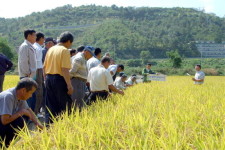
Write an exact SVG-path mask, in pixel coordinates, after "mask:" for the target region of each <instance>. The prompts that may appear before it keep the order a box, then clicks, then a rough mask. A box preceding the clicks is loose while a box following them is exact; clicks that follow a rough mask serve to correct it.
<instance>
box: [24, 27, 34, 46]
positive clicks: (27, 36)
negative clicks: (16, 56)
mask: <svg viewBox="0 0 225 150" xmlns="http://www.w3.org/2000/svg"><path fill="white" fill-rule="evenodd" d="M24 38H25V39H26V40H27V41H29V42H30V43H31V44H34V43H35V42H36V31H35V30H30V29H28V30H25V31H24Z"/></svg>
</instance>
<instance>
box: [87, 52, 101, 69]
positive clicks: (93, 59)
mask: <svg viewBox="0 0 225 150" xmlns="http://www.w3.org/2000/svg"><path fill="white" fill-rule="evenodd" d="M101 57H102V50H101V49H100V48H96V49H95V57H91V59H89V60H88V61H87V68H88V71H90V70H91V68H94V67H97V66H98V65H99V64H100V63H101V61H100V59H101Z"/></svg>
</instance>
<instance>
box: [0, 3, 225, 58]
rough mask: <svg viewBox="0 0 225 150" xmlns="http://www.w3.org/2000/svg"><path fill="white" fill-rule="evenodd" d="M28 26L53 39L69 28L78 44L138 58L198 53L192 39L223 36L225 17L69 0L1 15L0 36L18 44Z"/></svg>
mask: <svg viewBox="0 0 225 150" xmlns="http://www.w3.org/2000/svg"><path fill="white" fill-rule="evenodd" d="M27 28H33V29H35V30H36V31H41V32H43V33H45V35H46V36H52V37H54V38H56V37H57V36H59V34H60V33H61V32H62V31H65V30H68V31H71V32H72V33H73V34H74V35H75V41H74V47H77V46H79V45H93V46H95V47H101V48H102V49H103V50H104V51H110V53H111V54H113V55H116V56H117V57H118V58H121V59H131V58H137V57H138V58H139V57H140V53H141V51H150V52H151V55H152V57H154V58H164V57H166V52H167V51H170V50H178V51H179V53H180V55H181V56H185V57H198V56H199V53H198V52H197V49H196V47H195V44H194V42H193V41H215V42H221V41H225V19H224V18H219V17H217V16H215V15H214V14H206V13H204V12H203V11H199V10H196V9H191V8H147V7H142V8H133V7H125V8H124V7H117V6H115V5H113V6H111V7H102V6H95V5H90V6H80V7H72V6H71V5H66V6H63V7H58V8H56V9H53V10H46V11H44V12H38V13H32V14H31V15H28V16H25V17H20V18H14V19H4V18H0V36H1V37H5V38H6V39H8V41H9V43H11V44H12V45H13V46H14V47H18V46H19V45H20V44H21V42H22V41H23V30H24V29H27Z"/></svg>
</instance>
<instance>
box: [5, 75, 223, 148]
mask: <svg viewBox="0 0 225 150" xmlns="http://www.w3.org/2000/svg"><path fill="white" fill-rule="evenodd" d="M223 81H225V77H208V76H207V77H206V81H205V83H204V84H203V85H201V86H199V85H193V82H192V81H191V78H190V77H178V76H177V77H168V79H167V81H166V82H152V83H146V84H138V85H136V86H134V87H131V88H129V89H127V90H126V92H125V96H119V95H114V96H113V97H112V98H111V99H109V100H108V101H105V102H99V103H96V104H95V105H92V106H91V107H89V108H87V109H85V110H84V111H83V112H82V113H81V114H78V113H77V112H76V113H73V114H72V115H70V116H68V115H67V114H64V115H63V116H62V117H61V118H59V120H58V121H55V123H54V124H53V125H52V126H51V127H50V128H49V129H44V130H43V131H42V132H39V131H32V132H28V131H27V130H25V131H22V132H20V133H19V139H20V140H19V141H18V140H15V141H13V143H12V145H11V147H9V149H13V150H14V149H16V150H19V149H23V150H26V149H27V150H31V149H35V150H36V149H44V150H45V149H46V150H47V149H68V150H72V149H97V150H101V149H102V150H105V149H109V150H111V149H114V150H115V149H129V150H130V149H135V150H136V149H146V150H148V149H169V150H175V149H177V150H180V149H210V150H211V149H225V143H224V141H225V135H224V127H225V117H224V114H225V96H224V95H225V90H224V87H225V82H223ZM16 141H18V142H16Z"/></svg>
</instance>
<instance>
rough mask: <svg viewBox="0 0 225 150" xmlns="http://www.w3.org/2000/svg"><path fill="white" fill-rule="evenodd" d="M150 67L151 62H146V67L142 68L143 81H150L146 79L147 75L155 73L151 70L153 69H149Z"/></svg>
mask: <svg viewBox="0 0 225 150" xmlns="http://www.w3.org/2000/svg"><path fill="white" fill-rule="evenodd" d="M151 67H152V64H151V63H148V64H147V65H146V68H144V69H143V70H142V75H143V82H150V81H148V79H147V76H148V75H149V74H156V73H155V72H153V71H152V70H151Z"/></svg>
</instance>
